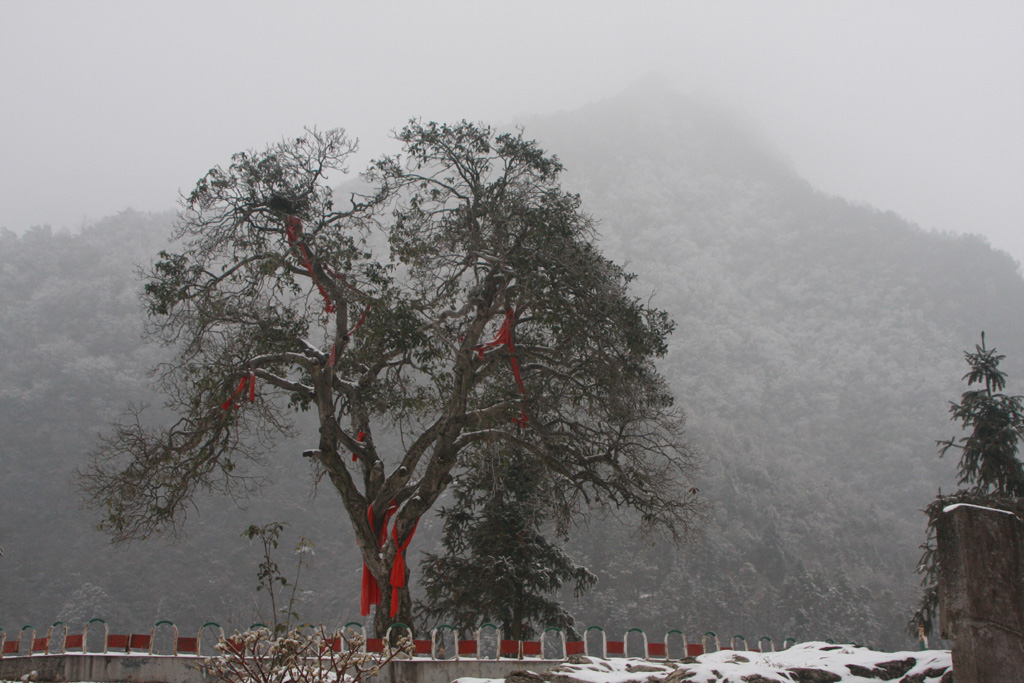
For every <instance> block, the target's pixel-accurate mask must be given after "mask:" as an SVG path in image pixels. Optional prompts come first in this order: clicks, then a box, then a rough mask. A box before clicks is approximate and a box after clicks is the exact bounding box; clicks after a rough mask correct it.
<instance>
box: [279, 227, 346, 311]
mask: <svg viewBox="0 0 1024 683" xmlns="http://www.w3.org/2000/svg"><path fill="white" fill-rule="evenodd" d="M301 233H302V220H301V219H300V218H299V217H298V216H288V221H287V222H286V223H285V226H284V234H285V236H286V237H287V238H288V244H290V245H292V246H295V245H296V244H297V245H298V247H299V253H301V254H302V265H303V266H304V267H305V268H306V272H308V273H309V277H310V278H312V280H313V284H314V285H316V288H317V289H319V290H320V296H322V297H323V298H324V312H325V313H334V311H335V310H337V307H336V306H335V305H334V302H333V301H331V295H330V294H328V293H327V290H326V289H324V286H323V285H322V284H320V281H319V280H318V279H317V277H316V273H314V272H313V262H312V260H310V258H309V250H308V249H306V243H305V242H303V241H302V240H300V239H299V235H300V234H301Z"/></svg>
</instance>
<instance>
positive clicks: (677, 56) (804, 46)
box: [0, 0, 1024, 262]
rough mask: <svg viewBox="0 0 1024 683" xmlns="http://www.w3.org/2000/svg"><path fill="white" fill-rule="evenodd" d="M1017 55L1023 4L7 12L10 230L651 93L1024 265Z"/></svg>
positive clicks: (848, 189) (0, 135)
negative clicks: (307, 153) (267, 159)
mask: <svg viewBox="0 0 1024 683" xmlns="http://www.w3.org/2000/svg"><path fill="white" fill-rule="evenodd" d="M1022 36H1024V3H1022V2H985V1H981V2H870V1H859V2H838V1H831V2H810V1H807V2H714V3H712V2H686V1H683V2H634V3H626V2H595V1H592V0H589V1H583V0H579V1H571V2H570V1H562V2H559V1H557V0H548V1H546V2H526V1H523V0H517V1H516V2H506V3H499V2H486V1H482V0H476V1H475V2H431V1H428V0H421V1H420V2H411V1H410V2H361V3H355V2H326V1H318V2H303V1H299V2H296V1H291V2H287V3H286V2H256V1H249V2H210V1H209V0H206V1H204V2H177V1H176V2H138V1H136V2H113V1H107V2H101V1H95V2H84V1H83V2H76V1H73V0H67V1H65V2H46V1H41V0H0V102H2V109H0V226H2V227H6V228H8V229H11V230H14V231H15V232H19V233H20V232H22V231H23V230H24V229H26V228H28V227H29V226H32V225H36V224H44V223H49V224H51V225H52V226H53V227H54V228H58V229H59V228H70V229H76V228H78V227H80V226H82V225H83V224H86V223H88V222H90V221H94V220H97V219H99V218H102V217H104V216H106V215H109V214H112V213H116V212H117V211H120V210H122V209H125V208H127V207H132V208H135V209H139V210H159V209H165V208H171V207H173V206H174V204H175V201H176V198H177V195H178V192H179V191H180V190H181V191H187V190H188V189H190V187H191V186H192V185H193V184H194V182H195V181H196V180H197V179H198V178H199V177H200V176H201V175H202V174H203V173H204V172H205V171H206V170H207V169H209V168H210V167H211V166H213V165H215V164H226V163H227V162H228V161H229V157H230V155H231V153H233V152H236V151H239V150H241V149H246V148H260V147H263V146H264V145H265V144H266V143H267V142H270V141H276V140H279V139H281V138H282V137H285V136H291V135H294V134H296V133H299V132H301V130H302V128H303V126H313V125H315V126H318V127H320V128H331V127H337V126H342V127H345V128H346V129H347V130H348V131H349V132H350V133H351V134H352V135H354V136H356V137H358V138H360V139H361V141H362V150H363V151H362V154H361V156H360V158H359V159H358V160H357V161H356V162H355V163H354V170H359V167H360V166H361V165H362V164H363V163H364V162H365V161H366V160H368V159H369V158H370V157H371V156H374V155H377V154H379V153H381V152H384V151H392V149H393V147H391V146H390V145H389V141H388V138H387V136H388V132H389V131H391V130H392V129H395V128H398V127H401V125H402V124H403V123H404V122H405V121H406V120H407V119H409V118H411V117H423V118H425V119H434V120H455V119H462V118H466V119H470V120H481V121H487V122H490V123H499V124H500V123H504V122H508V121H512V120H514V119H515V117H517V116H519V115H524V114H536V113H546V112H554V111H562V110H571V109H573V108H576V107H578V106H581V105H583V104H587V103H589V102H594V101H597V100H601V99H603V98H606V97H610V96H613V95H615V94H617V93H618V92H619V91H621V90H623V89H624V88H626V87H627V86H629V85H630V84H631V83H633V82H635V81H637V80H639V79H641V78H648V77H651V76H655V77H658V78H660V79H662V80H663V81H665V82H667V83H670V84H672V85H673V86H674V87H676V88H677V89H678V90H680V91H681V92H684V93H691V92H693V93H698V94H700V95H702V96H704V97H707V98H711V99H713V100H715V101H718V102H721V103H724V104H727V105H729V106H731V107H733V108H734V109H735V110H736V111H737V113H738V114H739V115H741V116H742V117H743V119H744V120H745V121H747V122H748V123H750V124H751V125H753V126H755V127H756V128H757V129H758V130H759V131H760V132H761V133H762V134H764V135H765V136H766V137H767V138H768V139H769V140H771V141H772V142H773V143H774V144H775V145H776V146H777V147H778V148H779V149H781V150H782V151H783V152H784V153H785V154H787V155H788V156H789V157H790V158H791V159H792V161H793V163H794V165H795V167H796V169H797V170H798V171H799V172H800V173H801V174H802V175H803V176H804V177H806V178H807V179H808V180H810V181H811V182H812V183H813V184H814V185H816V186H818V187H820V188H821V189H823V190H826V191H828V192H830V193H835V194H839V195H842V196H844V197H847V198H849V199H851V200H855V201H863V202H867V203H870V204H872V205H875V206H877V207H879V208H882V209H892V210H894V211H896V212H898V213H900V214H901V215H903V216H904V217H905V218H907V219H909V220H911V221H914V222H916V223H918V224H920V225H921V226H923V227H926V228H934V229H939V230H946V231H955V232H978V233H982V234H984V235H986V236H987V237H988V239H989V240H990V241H991V243H992V244H993V245H994V246H996V247H998V248H1001V249H1005V250H1007V251H1009V252H1011V253H1012V254H1013V255H1014V257H1015V258H1016V259H1017V260H1018V261H1022V262H1024V39H1022ZM527 134H529V131H527ZM594 144H601V141H600V140H595V141H594ZM551 151H553V152H555V153H557V152H558V150H557V149H552V150H551ZM584 202H586V198H585V197H584Z"/></svg>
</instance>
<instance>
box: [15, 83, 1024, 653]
mask: <svg viewBox="0 0 1024 683" xmlns="http://www.w3.org/2000/svg"><path fill="white" fill-rule="evenodd" d="M523 124H524V125H525V127H526V135H527V137H529V138H534V139H536V140H538V142H539V143H540V145H541V147H543V148H544V149H546V150H547V151H548V152H550V153H554V154H557V155H558V156H559V158H560V159H561V160H562V161H563V162H564V164H565V166H566V168H567V173H566V176H565V181H564V185H565V187H566V189H568V190H571V191H574V192H578V193H580V195H581V196H582V200H583V208H584V210H585V211H587V212H588V213H590V214H591V215H592V216H594V217H595V218H596V219H597V221H598V222H599V231H600V233H601V246H602V248H603V249H604V250H605V253H606V255H608V256H609V257H611V258H613V259H615V260H617V261H619V262H625V263H626V264H627V269H628V270H631V271H633V272H635V273H636V274H637V275H638V277H637V280H636V281H635V283H634V292H635V293H636V294H637V295H639V296H643V297H647V296H650V297H651V298H652V302H653V304H654V305H656V306H657V307H659V308H662V309H665V310H667V311H668V312H669V313H670V314H671V316H672V317H673V318H674V320H675V321H676V323H677V328H676V331H675V334H674V337H673V338H672V340H671V350H670V353H669V355H668V357H667V358H666V359H665V360H664V362H663V363H662V364H661V370H662V372H663V373H664V374H665V375H666V376H667V377H668V379H669V382H670V383H671V386H672V388H673V390H674V393H675V395H676V398H677V401H678V404H679V405H680V406H681V407H682V408H683V409H684V410H685V411H686V412H687V414H688V425H687V432H688V438H689V440H690V441H691V442H692V443H693V444H694V445H696V446H697V447H698V449H699V450H700V451H701V453H702V456H703V460H704V468H705V469H704V471H703V473H702V475H701V476H700V481H699V482H698V486H699V489H700V493H701V495H702V496H703V497H704V499H705V500H707V501H709V502H710V503H712V504H713V505H714V511H713V513H712V515H711V519H710V521H709V522H708V523H707V525H706V527H705V528H704V529H703V534H702V535H701V537H700V538H699V539H698V540H696V541H695V542H694V543H693V544H691V545H688V546H682V547H676V546H674V545H672V544H671V543H669V542H668V541H667V540H664V539H645V538H641V537H638V536H637V535H636V534H635V533H634V532H633V530H632V528H631V527H630V526H629V519H628V514H627V515H625V517H626V519H624V520H618V519H600V518H596V517H595V518H593V519H591V522H590V524H589V526H588V527H586V528H581V529H578V530H577V531H576V532H575V533H574V534H573V538H572V540H571V542H570V544H569V546H568V548H569V551H570V554H571V555H572V556H573V557H574V558H575V559H576V560H577V561H578V562H579V563H580V564H581V565H583V566H585V567H587V568H589V569H590V570H591V571H592V572H594V573H595V574H596V575H597V577H598V583H597V585H596V586H595V587H594V588H593V589H592V590H591V591H590V592H589V593H587V594H586V595H585V596H584V597H583V598H582V599H581V600H580V601H579V602H578V603H577V602H575V601H574V600H573V599H572V597H571V595H570V596H567V604H568V607H569V608H570V610H571V611H573V612H574V614H575V616H576V617H577V619H578V620H579V621H580V622H581V623H583V624H584V625H593V624H596V625H601V626H603V627H604V628H605V630H606V631H609V632H612V633H616V632H618V633H621V632H623V631H625V630H626V629H627V628H630V627H641V628H644V629H645V630H647V631H648V633H653V634H661V633H664V632H665V631H666V630H669V629H673V628H679V629H682V630H685V631H686V632H688V633H694V634H697V633H701V632H704V631H706V630H715V631H717V632H719V633H726V634H729V635H731V634H734V633H738V634H744V635H745V636H746V637H747V639H748V640H751V639H756V638H757V637H759V636H762V635H771V636H773V637H774V638H775V639H776V641H777V642H781V640H782V639H783V638H785V637H794V638H797V639H799V640H804V639H825V638H833V639H836V640H843V641H855V642H858V643H862V644H871V645H875V646H879V647H885V648H889V649H903V648H907V647H909V646H911V645H912V641H910V640H909V638H908V636H906V634H905V633H904V625H905V623H906V621H907V619H909V617H910V615H911V613H912V611H913V604H914V602H915V600H916V598H917V577H915V576H914V574H913V571H914V566H915V563H916V561H917V558H918V556H919V551H918V548H917V546H918V544H919V543H920V542H921V541H922V540H923V532H924V527H925V518H924V515H923V514H921V513H920V509H921V508H923V507H924V506H925V505H926V504H927V503H928V502H929V500H930V499H931V498H932V497H934V495H935V493H936V491H937V489H938V488H939V487H940V486H941V487H943V488H944V489H953V488H954V487H955V478H954V474H953V473H954V469H955V464H956V463H955V461H953V460H948V461H944V460H939V458H938V457H937V453H936V448H935V441H936V440H937V439H947V438H949V437H950V436H953V435H954V433H955V426H954V425H952V424H950V423H949V422H948V415H947V408H948V401H950V400H955V399H956V398H957V397H959V394H960V392H961V391H962V390H963V387H962V384H961V382H960V378H961V376H962V375H963V373H964V371H965V370H964V365H963V361H962V350H963V349H966V348H972V347H973V344H974V343H976V342H977V340H978V335H979V333H980V332H981V331H982V330H984V331H985V333H986V339H987V340H988V343H989V345H990V346H995V347H996V348H998V349H999V351H1000V352H1001V353H1004V354H1006V356H1007V359H1006V361H1005V362H1004V364H1003V369H1004V370H1005V371H1006V372H1007V374H1008V375H1009V387H1008V391H1009V392H1010V393H1021V391H1022V389H1021V388H1022V387H1024V278H1022V276H1021V272H1020V268H1019V266H1018V264H1017V263H1016V262H1014V261H1013V259H1011V258H1010V257H1009V256H1008V255H1007V254H1005V253H1003V252H997V251H995V250H993V249H992V248H990V247H989V246H988V245H987V244H986V243H985V242H984V241H983V240H982V239H980V238H977V237H971V236H966V237H965V236H954V235H941V234H935V233H929V232H925V231H923V230H921V229H919V228H918V227H916V226H915V225H914V224H913V223H912V222H911V221H912V219H913V217H900V216H896V215H894V214H891V213H881V212H879V211H877V210H875V209H873V208H872V207H869V206H861V205H853V204H850V203H849V202H847V201H845V200H844V199H842V198H839V197H830V196H826V195H824V194H822V193H820V192H818V191H816V190H815V188H813V187H811V186H810V185H809V184H808V183H807V182H805V181H804V180H802V179H801V178H800V177H798V176H797V175H796V174H795V173H794V172H793V171H792V170H791V169H790V167H789V166H788V164H787V163H786V162H785V160H784V153H785V150H771V149H766V148H765V147H764V146H763V145H762V144H760V143H759V142H757V140H756V138H754V137H752V136H751V135H750V134H749V133H748V132H746V131H745V130H744V129H742V128H741V127H740V126H738V125H737V124H735V123H734V122H732V121H731V120H730V119H729V118H728V117H727V116H725V115H724V114H723V113H722V112H720V111H718V110H716V109H714V108H711V107H708V106H705V105H702V104H700V103H698V102H695V101H693V100H690V99H687V98H684V97H681V96H677V95H675V94H672V93H668V92H665V91H662V90H660V89H658V88H653V87H644V88H640V89H634V90H632V91H628V92H626V93H625V94H623V95H620V96H619V97H617V98H614V99H611V100H608V101H605V102H601V103H598V104H594V105H591V106H588V107H586V108H584V109H581V110H579V111H573V112H566V113H562V114H558V115H554V116H547V117H543V118H536V119H529V120H526V121H524V122H523ZM356 133H358V131H356ZM216 161H218V160H211V164H212V163H215V162H216ZM173 221H174V214H173V213H170V212H168V213H160V214H142V213H136V212H132V211H126V212H124V213H121V214H118V215H116V216H111V217H108V218H105V219H103V220H100V221H98V222H96V223H95V224H93V225H91V226H89V227H87V228H85V229H83V231H82V232H81V233H80V234H75V235H69V234H60V233H53V232H51V231H50V230H49V229H47V228H44V227H40V228H34V229H32V230H29V231H28V232H27V233H26V234H24V235H22V236H16V235H14V234H13V233H11V232H7V231H4V232H3V233H0V436H2V439H0V546H3V548H4V554H3V557H0V627H4V628H6V629H8V631H11V629H17V628H19V627H20V626H21V625H23V624H34V625H35V626H36V627H40V626H44V625H46V624H48V623H50V622H52V621H55V620H57V619H60V620H63V621H65V622H69V623H71V622H81V621H84V620H88V619H89V618H92V617H102V618H104V619H106V620H107V621H108V622H109V623H111V624H117V625H119V628H121V629H139V628H142V627H146V626H149V625H152V623H153V622H154V621H156V620H158V619H170V620H173V621H174V622H176V623H178V624H185V625H193V624H194V625H195V626H198V625H200V624H201V623H203V622H204V621H208V620H212V621H217V622H219V623H220V624H222V625H224V626H225V627H242V628H244V627H246V626H248V625H249V624H250V623H252V622H253V621H259V620H260V619H261V618H266V617H265V612H266V609H267V607H266V605H265V604H263V603H262V602H260V601H261V600H263V597H264V596H263V594H262V593H260V594H257V592H256V566H257V564H258V562H259V561H260V557H259V553H258V550H257V548H256V547H254V546H250V544H249V541H248V540H247V539H245V538H242V536H241V534H242V532H243V531H244V530H245V529H246V528H247V527H248V526H249V525H250V524H263V523H266V522H269V521H272V520H277V521H283V522H287V523H288V524H289V526H288V527H287V529H286V531H285V534H284V537H283V542H282V545H281V553H280V556H279V558H278V559H279V562H280V565H281V567H282V569H283V570H284V571H286V572H289V571H290V570H291V568H292V566H293V558H292V557H291V555H290V552H289V549H290V547H291V546H293V545H294V544H295V543H296V542H297V540H298V538H299V537H307V538H309V539H312V541H313V543H314V544H315V555H314V556H313V558H312V560H311V566H310V567H309V569H308V570H305V569H304V570H303V572H304V575H303V579H302V587H303V588H304V592H303V593H302V595H301V599H300V601H299V605H298V612H299V613H300V615H301V618H302V619H303V620H308V621H312V622H318V621H322V622H325V623H328V624H333V625H340V624H344V623H345V622H348V621H352V620H358V619H359V617H358V612H359V586H360V579H361V575H360V569H361V562H360V560H359V554H358V552H357V550H356V549H355V548H354V547H353V545H352V544H353V540H352V536H351V531H350V530H349V529H348V526H347V522H346V520H345V519H344V513H343V511H342V510H341V506H340V502H339V501H338V500H337V499H336V497H335V496H334V495H333V493H332V492H329V491H324V492H323V495H320V496H318V497H312V496H311V494H312V493H313V490H312V483H311V482H312V479H311V477H310V476H309V473H307V472H306V471H304V470H302V468H300V467H296V465H295V463H296V458H295V457H294V455H295V451H296V450H302V449H304V448H309V447H310V446H309V445H308V440H303V439H302V438H299V439H296V440H294V441H288V440H282V441H281V442H279V443H278V444H277V445H276V447H275V449H274V450H273V451H272V452H270V453H268V457H267V464H266V471H267V473H268V474H269V475H270V477H271V478H272V479H273V482H274V483H273V485H272V486H270V487H269V488H268V489H266V491H265V492H264V493H263V494H262V495H260V496H259V497H256V498H253V499H251V500H249V501H247V502H244V504H243V507H241V508H239V507H236V506H235V505H234V504H233V503H232V502H231V501H229V500H226V499H220V498H212V497H211V498H204V499H202V500H201V501H199V504H198V506H197V508H196V509H195V510H194V511H193V512H192V514H191V515H190V518H189V520H188V523H187V525H186V532H187V535H186V536H185V537H184V538H183V539H181V540H179V542H177V543H176V544H169V543H167V542H165V541H163V540H160V539H155V540H149V541H146V542H139V543H135V544H133V545H131V546H129V547H119V548H113V547H110V546H109V545H108V544H107V539H106V538H105V537H104V536H102V535H101V534H99V533H97V532H95V531H93V530H92V526H93V525H94V524H95V522H96V521H97V520H96V519H93V518H91V517H90V516H89V515H87V514H86V513H85V512H83V511H82V510H81V509H80V499H79V497H78V494H77V492H76V491H75V488H74V485H73V481H72V478H73V472H74V470H75V468H76V467H80V466H81V465H82V464H83V463H84V461H85V458H86V454H87V453H88V452H89V451H90V450H92V449H93V448H94V447H95V445H96V442H97V435H98V434H99V433H100V432H101V431H103V430H104V428H105V424H106V423H107V422H108V421H109V420H111V419H114V418H115V417H117V415H118V414H119V413H120V411H121V410H122V409H123V408H124V406H125V405H126V404H128V403H129V402H136V403H145V402H153V401H156V400H158V399H157V397H156V396H155V395H154V394H152V393H151V391H150V389H149V388H148V382H149V378H150V375H149V370H150V369H151V368H153V367H154V366H156V365H157V364H158V363H160V362H161V360H162V356H161V354H162V353H163V351H162V350H161V349H160V348H157V347H156V346H147V345H144V344H143V343H142V342H141V341H140V332H141V330H142V325H143V319H142V313H141V312H140V310H139V307H138V304H137V300H136V293H137V290H138V287H139V282H138V280H137V279H136V275H135V273H136V266H137V265H138V264H147V263H149V262H150V261H151V259H153V258H154V257H155V255H156V252H157V251H158V250H159V249H161V248H163V247H164V246H165V243H166V238H167V236H168V234H169V233H170V231H171V227H172V225H173ZM963 229H964V231H965V232H970V231H971V229H972V226H970V225H965V226H963ZM310 424H311V423H310ZM301 425H302V423H301V422H300V426H301ZM307 426H308V425H307ZM285 454H287V457H284V455H285ZM439 538H440V526H439V524H438V523H437V521H436V519H433V520H430V521H427V520H425V521H424V523H423V524H422V525H421V527H420V530H419V532H418V533H417V536H416V540H415V542H414V543H413V545H412V546H411V548H410V552H409V557H410V564H411V565H412V566H413V568H414V578H413V595H414V597H419V594H418V593H417V591H416V578H415V577H416V569H415V567H416V564H417V561H418V560H417V558H418V556H419V554H420V552H421V551H435V550H436V545H437V543H438V541H439Z"/></svg>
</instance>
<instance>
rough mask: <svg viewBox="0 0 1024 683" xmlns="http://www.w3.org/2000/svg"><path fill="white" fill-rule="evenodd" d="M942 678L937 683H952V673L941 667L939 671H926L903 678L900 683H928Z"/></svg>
mask: <svg viewBox="0 0 1024 683" xmlns="http://www.w3.org/2000/svg"><path fill="white" fill-rule="evenodd" d="M940 676H941V677H942V678H941V679H940V680H939V682H938V683H953V672H952V671H950V670H949V669H947V668H945V667H943V668H941V669H928V670H926V671H923V672H921V673H919V674H914V675H913V676H904V677H903V678H901V679H900V683H928V682H929V681H935V679H936V678H939V677H940Z"/></svg>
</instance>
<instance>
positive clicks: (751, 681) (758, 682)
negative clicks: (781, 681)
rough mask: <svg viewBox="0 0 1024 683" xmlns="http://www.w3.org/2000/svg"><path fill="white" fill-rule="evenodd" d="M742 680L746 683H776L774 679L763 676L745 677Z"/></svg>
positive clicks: (752, 675)
mask: <svg viewBox="0 0 1024 683" xmlns="http://www.w3.org/2000/svg"><path fill="white" fill-rule="evenodd" d="M742 680H743V681H744V683H775V681H773V680H772V679H770V678H765V677H764V676H762V675H761V674H751V675H749V676H744V677H743V679H742Z"/></svg>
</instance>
